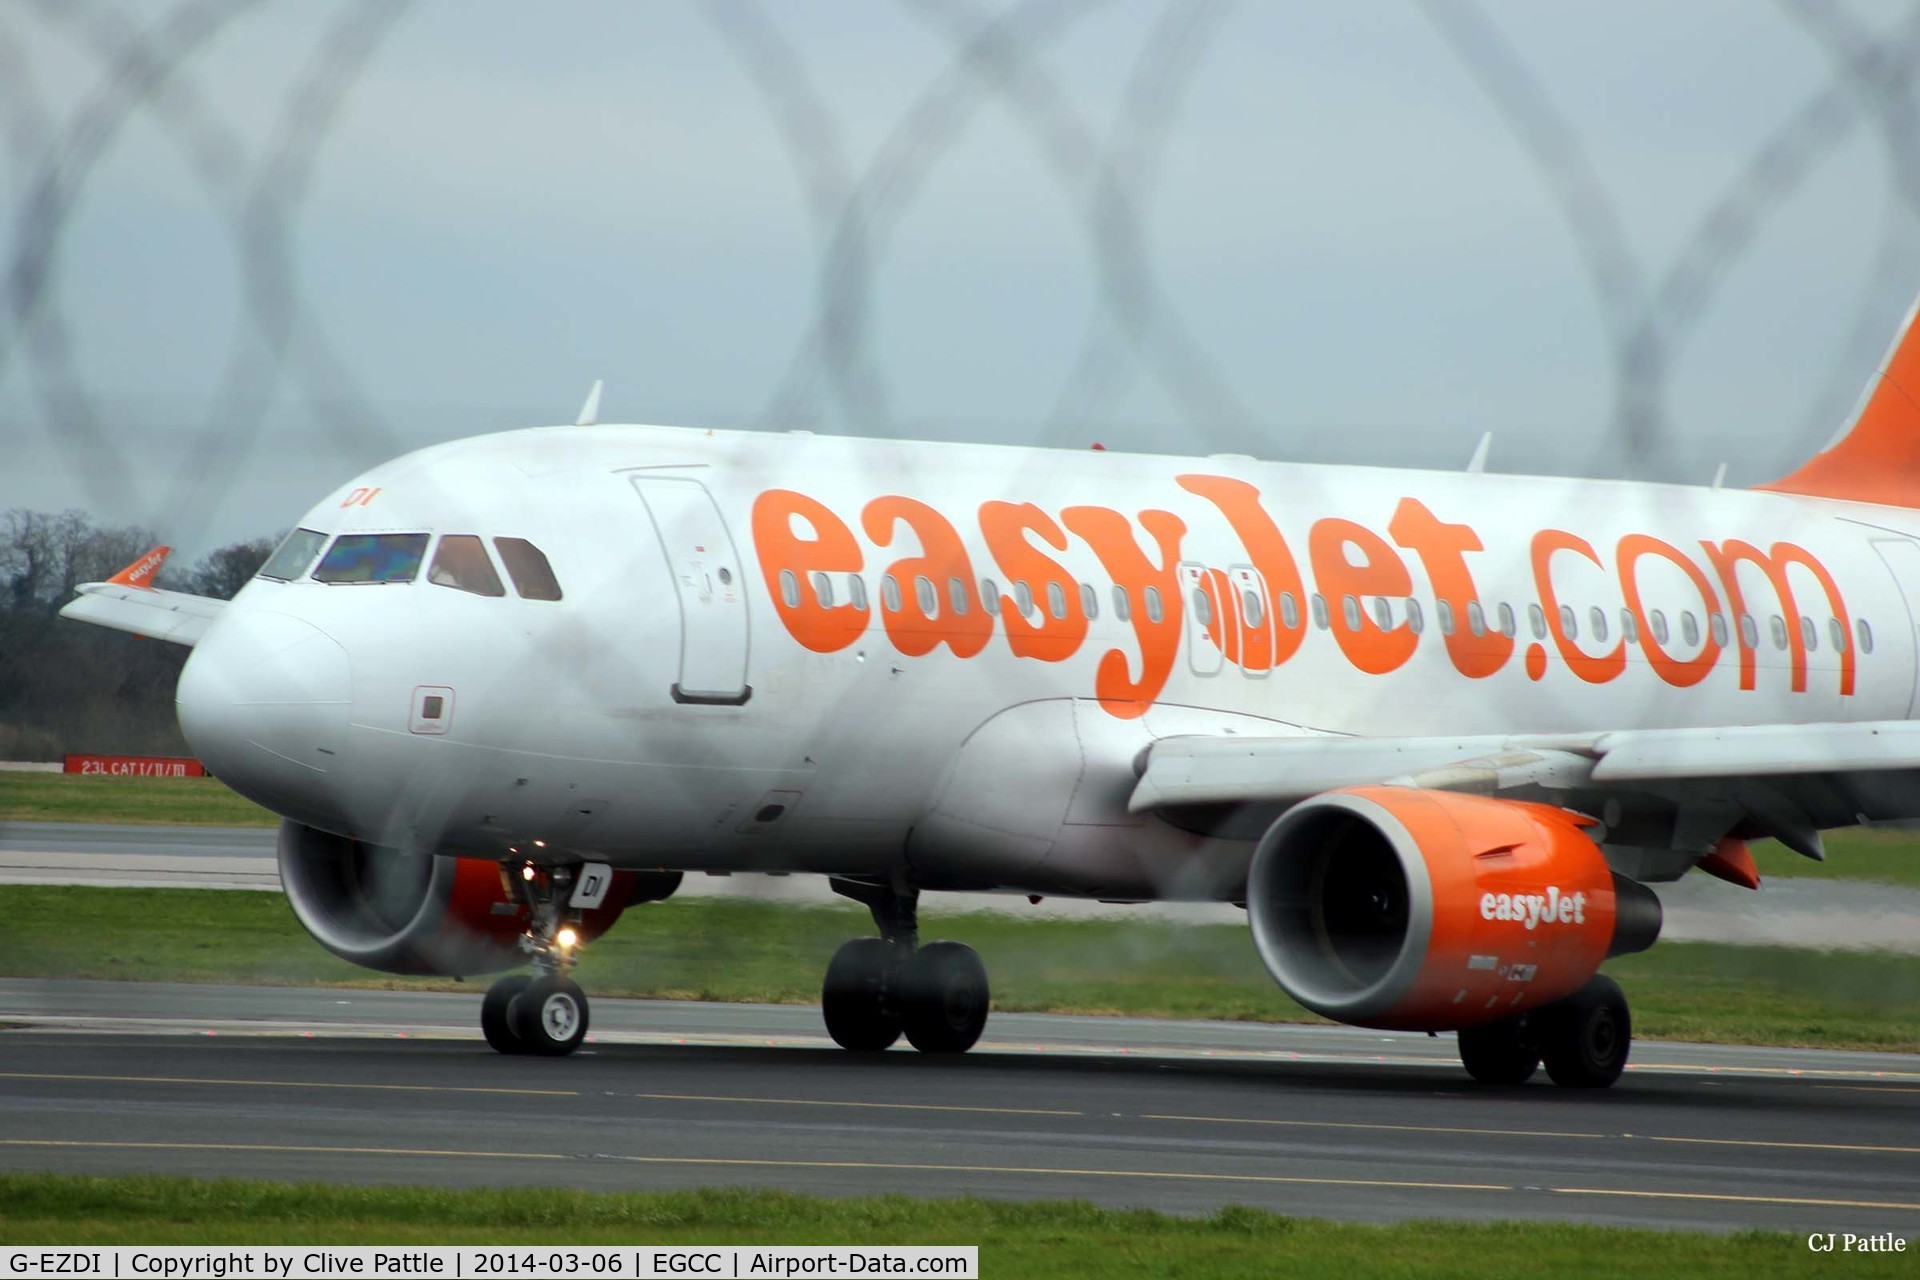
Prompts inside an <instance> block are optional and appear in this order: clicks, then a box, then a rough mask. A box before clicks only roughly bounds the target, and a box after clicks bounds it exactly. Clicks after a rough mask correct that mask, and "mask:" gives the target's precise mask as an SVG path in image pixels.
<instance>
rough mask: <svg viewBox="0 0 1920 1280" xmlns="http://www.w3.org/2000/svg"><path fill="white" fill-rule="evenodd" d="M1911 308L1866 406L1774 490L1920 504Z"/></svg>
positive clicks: (1918, 360)
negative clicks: (1824, 446) (1843, 428)
mask: <svg viewBox="0 0 1920 1280" xmlns="http://www.w3.org/2000/svg"><path fill="white" fill-rule="evenodd" d="M1916 314H1920V301H1916V302H1915V303H1914V305H1913V307H1912V308H1911V309H1909V310H1908V312H1907V319H1906V322H1905V323H1904V324H1902V325H1901V326H1900V336H1899V337H1897V338H1895V339H1894V341H1893V346H1892V347H1890V348H1888V350H1887V354H1886V358H1885V359H1883V360H1882V361H1881V362H1880V371H1879V372H1878V373H1877V374H1875V375H1874V376H1873V379H1872V380H1871V381H1869V382H1868V383H1867V389H1866V391H1865V392H1864V393H1863V394H1862V395H1861V397H1860V407H1859V408H1858V410H1856V411H1855V413H1854V415H1853V421H1852V422H1851V423H1849V424H1848V425H1847V427H1846V429H1845V430H1843V431H1841V433H1840V434H1839V435H1837V436H1835V437H1834V438H1833V440H1832V441H1831V442H1830V443H1829V444H1828V445H1827V447H1826V448H1824V449H1822V450H1821V451H1820V452H1819V453H1816V454H1814V455H1813V457H1811V458H1809V459H1808V460H1807V461H1806V463H1805V464H1804V465H1803V466H1801V468H1800V469H1799V470H1798V471H1795V472H1794V473H1793V474H1792V475H1789V476H1783V477H1781V478H1780V479H1778V480H1775V481H1774V482H1773V483H1772V484H1762V485H1756V486H1754V487H1755V488H1758V489H1765V490H1768V491H1770V492H1773V493H1800V494H1805V495H1807V496H1808V497H1813V498H1841V499H1844V500H1846V501H1848V502H1877V503H1879V504H1881V505H1882V506H1889V507H1920V333H1916V332H1915V329H1914V317H1915V315H1916Z"/></svg>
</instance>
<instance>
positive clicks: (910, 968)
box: [899, 942, 991, 1053]
mask: <svg viewBox="0 0 1920 1280" xmlns="http://www.w3.org/2000/svg"><path fill="white" fill-rule="evenodd" d="M899 996H900V1024H901V1027H902V1029H903V1030H905V1031H906V1033H907V1043H909V1044H911V1045H912V1046H913V1047H914V1048H916V1049H918V1050H919V1051H920V1052H922V1053H965V1052H966V1051H967V1050H969V1049H971V1048H973V1046H974V1043H975V1042H976V1041H977V1040H979V1039H980V1033H981V1031H983V1030H985V1029H986V1025H987V1009H988V1006H989V1005H990V1003H991V998H990V994H989V992H988V989H987V969H986V966H985V965H983V964H981V963H980V956H979V953H978V952H976V951H975V950H974V949H973V948H972V947H969V946H967V945H966V944H965V943H963V942H930V943H928V944H927V945H926V946H924V947H922V948H920V949H919V950H918V951H916V952H914V953H913V958H912V959H910V960H908V961H907V963H906V964H905V965H904V966H902V967H901V970H900V986H899Z"/></svg>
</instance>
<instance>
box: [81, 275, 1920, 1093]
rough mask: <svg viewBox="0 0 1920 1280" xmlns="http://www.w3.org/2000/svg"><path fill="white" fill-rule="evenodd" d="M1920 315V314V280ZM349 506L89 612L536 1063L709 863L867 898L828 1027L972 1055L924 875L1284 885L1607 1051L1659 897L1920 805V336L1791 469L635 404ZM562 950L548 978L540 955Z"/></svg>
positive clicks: (1484, 1007)
mask: <svg viewBox="0 0 1920 1280" xmlns="http://www.w3.org/2000/svg"><path fill="white" fill-rule="evenodd" d="M1916 305H1917V306H1920V304H1916ZM598 401H599V385H598V384H596V386H595V388H594V391H593V394H592V395H591V396H590V397H589V399H588V404H587V406H586V407H585V408H584V409H583V411H582V413H581V414H580V416H579V420H578V421H577V422H576V423H575V424H574V425H572V426H554V427H543V428H533V429H528V430H521V431H509V432H505V433H501V434H493V435H485V436H480V437H476V438H472V439H466V440H459V441H455V442H452V443H446V444H440V445H436V446H433V447H430V448H426V449H422V450H419V451H418V452H414V453H410V454H407V455H406V456H404V457H401V458H398V459H396V460H394V461H391V462H387V463H385V464H383V465H381V466H377V467H375V468H374V469H372V470H371V471H368V472H366V473H365V474H363V475H360V476H357V477H355V478H354V479H352V480H351V481H349V482H348V483H347V484H345V485H343V486H341V487H340V488H339V489H337V490H336V491H334V492H333V493H331V494H329V495H327V496H326V497H325V498H323V499H322V500H321V501H320V502H319V503H318V505H316V506H314V507H313V508H312V509H311V510H310V511H308V512H307V513H306V514H305V515H304V516H303V517H301V519H300V521H299V523H298V525H297V527H296V528H295V529H294V531H293V532H292V533H290V534H289V535H288V536H287V537H286V539H285V540H284V541H283V542H282V543H281V544H280V546H279V547H278V549H277V550H275V551H274V553H273V554H272V556H271V558H270V559H268V561H267V562H266V563H265V565H264V566H263V567H262V568H261V570H260V571H259V576H258V577H256V578H255V579H254V580H253V581H252V582H251V583H250V584H249V585H247V586H246V587H245V588H244V589H243V590H242V591H241V592H240V593H239V594H238V595H237V596H236V597H235V598H234V599H233V600H232V601H230V602H221V601H216V600H209V599H203V598H199V597H195V596H191V595H185V594H182V593H179V592H175V591H169V590H164V589H158V588H156V587H155V586H154V585H153V575H154V573H155V571H156V570H157V568H158V564H159V561H160V560H162V559H164V555H165V549H164V548H160V549H156V551H155V552H153V553H150V554H149V555H148V556H145V557H142V559H141V560H140V561H137V562H136V563H135V564H134V565H131V566H129V567H128V569H127V570H125V571H123V572H122V573H121V574H120V575H116V577H115V579H113V580H112V581H109V582H106V583H92V584H87V585H85V586H83V587H81V588H80V589H79V594H78V595H77V596H76V598H75V599H74V600H73V601H72V602H71V603H70V604H68V605H67V606H66V607H65V609H63V611H62V612H63V614H64V615H65V616H67V617H69V618H76V619H80V620H82V621H86V622H90V623H95V624H99V625H102V626H107V627H113V628H118V629H121V630H125V631H130V632H134V633H136V634H140V635H145V636H151V637H156V638H159V639H162V640H167V641H171V642H173V643H176V644H182V645H188V646H191V647H192V650H193V651H192V653H191V655H190V656H189V659H188V661H187V663H186V665H185V667H184V670H183V672H182V675H181V677H180V681H179V686H178V694H177V702H178V713H179V720H180V724H181V728H182V729H183V731H184V732H185V735H186V737H187V739H188V740H189V742H190V743H191V745H192V747H193V749H194V750H195V751H196V752H197V753H198V754H199V756H200V757H201V759H202V760H203V761H204V762H205V763H206V765H207V766H208V768H209V769H210V770H211V771H212V772H213V773H214V774H216V775H217V776H219V777H220V778H222V779H224V780H225V781H226V782H227V783H228V784H229V785H231V786H232V787H233V788H234V789H235V790H237V791H239V792H240V793H241V794H243V795H245V796H247V797H249V798H251V799H253V800H255V801H257V802H259V803H260V804H262V805H264V806H266V807H267V808H269V809H271V810H274V811H275V812H277V813H278V814H280V815H281V816H282V818H283V823H282V826H281V829H280V833H279V838H278V861H279V868H280V874H281V878H282V882H283V884H284V886H285V889H286V893H287V897H288V900H289V901H290V903H291V904H292V907H293V910H294V911H295V913H296V914H297V915H298V917H299V919H300V921H301V923H302V924H303V925H304V926H305V927H306V928H307V930H308V931H309V932H310V933H311V934H312V935H313V937H314V938H315V939H316V940H318V942H319V943H320V944H321V945H322V946H324V947H325V948H327V949H328V950H329V951H331V952H333V953H334V954H336V955H338V956H341V957H344V958H345V959H347V960H350V961H353V962H355V963H357V964H360V965H365V966H368V967H371V968H374V969H380V970H385V971H389V972H396V973H414V974H441V975H468V974H480V973H497V972H502V971H515V972H510V973H509V974H508V976H506V977H503V978H501V979H500V980H499V981H498V982H496V983H495V984H494V985H493V986H492V987H491V988H490V990H489V991H488V992H487V994H486V997H485V1000H484V1002H483V1005H482V1009H481V1015H480V1021H481V1027H482V1030H483V1031H484V1033H485V1036H486V1039H487V1040H488V1042H489V1043H490V1044H491V1045H492V1046H493V1047H494V1048H495V1049H496V1050H499V1051H500V1052H502V1053H508V1054H520V1053H528V1054H547V1055H562V1054H567V1053H570V1052H572V1051H573V1050H574V1049H576V1048H577V1047H578V1046H579V1045H580V1043H581V1042H582V1040H583V1039H584V1037H585V1036H586V1033H587V1029H588V1025H589V1017H588V1002H587V998H586V996H585V995H584V993H583V992H582V991H581V989H580V987H579V986H578V984H577V983H575V982H574V981H573V980H572V979H571V978H570V977H569V976H568V973H569V970H570V969H571V967H572V965H573V963H574V961H575V959H576V957H577V956H578V955H579V954H580V952H581V950H582V948H584V947H586V946H587V945H589V944H590V943H591V942H592V940H593V939H594V938H596V937H598V936H599V935H600V934H602V933H604V932H605V930H606V929H608V928H609V927H611V926H612V925H613V924H614V923H615V921H616V920H617V919H618V918H619V916H620V915H621V913H622V912H623V911H624V910H626V909H627V908H629V907H633V906H635V905H637V904H641V903H646V902H652V901H658V900H660V899H663V898H666V897H667V896H669V895H670V894H672V893H673V892H674V890H675V889H676V888H677V887H678V886H679V884H680V883H681V878H682V877H683V876H684V875H687V874H693V873H722V874H724V873H731V872H766V871H778V872H785V873H803V874H812V875H821V876H826V877H828V880H829V883H830V884H831V886H832V888H833V889H834V890H835V891H836V892H837V893H839V894H841V895H844V896H845V897H848V898H850V899H852V900H854V901H856V902H859V903H862V904H864V905H865V906H866V907H867V908H868V909H869V911H870V914H871V916H872V919H873V922H874V933H873V935H872V936H868V937H861V938H855V939H852V940H850V941H848V942H847V943H846V944H845V945H844V946H842V947H841V948H840V949H839V950H838V952H837V953H836V954H835V955H834V956H833V958H832V962H831V963H830V965H829V966H828V968H827V972H826V975H825V978H824V981H823V985H822V993H821V1001H822V1013H823V1017H824V1020H825V1023H826V1027H827V1029H828V1031H829V1033H830V1034H831V1036H832V1038H833V1039H834V1040H835V1041H836V1042H837V1043H838V1044H839V1045H841V1046H843V1047H845V1048H846V1049H848V1050H852V1051H856V1052H861V1053H873V1052H878V1051H881V1050H884V1049H887V1048H888V1047H890V1046H892V1045H893V1044H895V1043H896V1041H897V1040H898V1039H899V1038H900V1037H901V1036H902V1035H904V1036H905V1037H906V1039H907V1041H908V1042H909V1043H910V1044H911V1045H912V1046H913V1047H915V1048H916V1049H918V1050H920V1051H922V1052H928V1053H958V1052H964V1051H966V1050H967V1049H969V1048H970V1047H972V1046H973V1045H974V1044H975V1042H976V1041H977V1040H978V1039H979V1037H980V1035H981V1032H982V1029H983V1028H984V1026H985V1023H986V1018H987V1013H988V1009H989V1005H990V990H989V983H988V977H987V972H986V969H985V966H984V964H983V962H982V961H981V959H980V957H979V956H978V955H977V954H975V953H974V951H973V950H972V949H971V948H968V947H966V946H963V945H961V944H958V943H954V942H940V941H934V942H928V943H924V944H923V943H922V942H921V941H920V938H919V927H918V915H917V908H918V900H919V895H920V893H921V892H922V891H927V890H966V891H980V892H996V893H1008V894H1026V895H1035V896H1040V895H1066V896H1078V897H1085V898H1097V899H1102V900H1108V901H1120V902H1150V901H1166V900H1195V901H1214V902H1231V903H1236V904H1239V905H1241V906H1243V907H1244V908H1245V911H1246V915H1247V919H1248V922H1249V925H1250V927H1251V930H1252V934H1253V940H1254V943H1255V945H1256V947H1257V949H1258V952H1259V955H1260V958H1261V960H1262V962H1263V963H1264V965H1265V967H1266V968H1267V970H1268V971H1269V973H1270V974H1271V975H1272V977H1273V979H1274V981H1275V982H1276V983H1277V984H1278V985H1279V987H1280V988H1281V989H1282V990H1283V991H1285V992H1286V993H1287V994H1288V995H1289V996H1291V997H1292V998H1293V999H1295V1000H1296V1001H1298V1002H1299V1003H1300V1004H1302V1005H1304V1006H1305V1007H1306V1008H1308V1009H1310V1010H1312V1011H1314V1012H1315V1013H1318V1014H1321V1015H1323V1016H1325V1017H1327V1018H1331V1019H1334V1020H1337V1021H1340V1022H1345V1023H1350V1024H1356V1025H1360V1026H1367V1027H1380V1028H1394V1029H1406V1030H1426V1031H1430V1032H1436V1033H1437V1032H1441V1031H1451V1032H1454V1033H1456V1035H1457V1038H1458V1045H1459V1052H1460V1056H1461V1059H1462V1062H1463V1064H1464V1066H1465V1068H1466V1070H1467V1071H1468V1073H1469V1074H1470V1075H1471V1076H1472V1077H1473V1078H1475V1079H1476V1080H1479V1081H1482V1082H1486V1083H1489V1084H1495V1085H1517V1084H1521V1083H1524V1082H1526V1081H1527V1080H1528V1079H1530V1078H1531V1077H1532V1076H1533V1075H1534V1074H1535V1073H1536V1071H1537V1070H1538V1069H1539V1068H1540V1067H1541V1066H1542V1065H1543V1064H1544V1066H1545V1068H1546V1071H1547V1074H1548V1075H1549V1077H1550V1078H1551V1079H1552V1080H1553V1081H1555V1082H1556V1083H1557V1084H1559V1085H1562V1086H1567V1087H1576V1088H1599V1087H1605V1086H1608V1085H1611V1084H1612V1083H1614V1082H1615V1081H1616V1080H1617V1079H1618V1078H1619V1076H1620V1075H1621V1072H1622V1070H1623V1068H1624V1067H1625V1064H1626V1061H1627V1057H1628V1053H1629V1050H1630V1045H1631V1039H1632V1036H1631V1030H1632V1024H1631V1014H1630V1010H1629V1007H1628V1004H1627V1001H1626V998H1625V996H1624V994H1623V992H1622V991H1621V988H1620V987H1619V985H1618V984H1617V983H1616V982H1614V981H1613V979H1612V978H1610V977H1608V976H1606V975H1604V974H1602V973H1601V972H1600V969H1601V966H1602V965H1603V964H1604V962H1605V961H1607V960H1608V959H1609V958H1610V957H1613V956H1617V955H1621V954H1626V953H1630V952H1634V951H1639V950H1643V949H1645V948H1646V947H1649V946H1651V945H1652V944H1653V943H1654V941H1655V940H1656V938H1657V937H1658V936H1659V932H1660V926H1661V913H1660V903H1659V900H1658V898H1657V897H1656V896H1655V894H1654V892H1653V891H1652V890H1651V889H1649V888H1648V887H1647V886H1648V885H1649V884H1653V883H1659V882H1663V881H1671V880H1675V879H1678V878H1679V877H1680V876H1682V875H1684V874H1686V873H1688V872H1690V871H1694V870H1698V871H1699V872H1701V873H1704V874H1707V875H1712V876H1717V877H1719V878H1721V879H1723V880H1727V881H1731V882H1733V883H1736V884H1740V885H1744V886H1747V887H1748V888H1758V887H1759V875H1758V872H1757V870H1756V868H1755V864H1754V861H1753V858H1752V855H1751V853H1750V852H1749V851H1748V848H1747V842H1748V841H1750V840H1753V839H1756V838H1761V837H1772V838H1774V839H1777V840H1779V841H1780V842H1782V843H1783V844H1785V845H1786V846H1787V847H1788V848H1791V849H1794V850H1796V851H1798V852H1799V853H1801V854H1804V855H1806V856H1808V857H1810V858H1820V857H1822V856H1824V850H1823V846H1822V843H1821V835H1820V833H1821V831H1822V830H1823V829H1827V828H1833V827H1838V826H1845V825H1851V824H1856V823H1866V822H1877V821H1887V820H1894V819H1904V818H1913V817H1916V816H1920V724H1916V723H1914V722H1913V719H1912V717H1913V716H1914V714H1915V705H1916V700H1917V699H1920V684H1917V683H1916V675H1917V674H1920V647H1917V645H1916V637H1917V636H1920V631H1917V630H1916V621H1917V620H1920V332H1917V331H1916V329H1915V325H1914V316H1913V313H1911V312H1910V313H1909V314H1908V317H1907V320H1906V322H1905V324H1904V325H1903V326H1902V329H1901V333H1900V336H1899V337H1898V338H1897V339H1896V341H1895V343H1894V344H1893V346H1892V348H1891V350H1890V351H1889V354H1888V356H1887V357H1886V359H1885V360H1884V361H1883V363H1882V365H1881V368H1880V370H1879V372H1878V374H1877V375H1876V376H1875V377H1874V378H1873V379H1872V380H1871V381H1870V383H1869V386H1868V389H1867V393H1866V395H1865V396H1864V397H1863V399H1862V402H1861V406H1860V408H1859V409H1858V410H1857V412H1856V413H1855V415H1854V417H1853V420H1852V421H1851V422H1850V423H1849V424H1848V425H1847V426H1846V427H1845V428H1844V429H1843V430H1842V432H1841V433H1840V434H1839V435H1838V436H1837V437H1836V438H1835V440H1834V442H1833V443H1832V444H1830V445H1829V446H1828V447H1827V448H1826V449H1824V450H1823V451H1821V452H1820V453H1818V454H1817V455H1815V456H1814V457H1813V458H1812V459H1811V460H1810V461H1808V462H1807V463H1806V464H1805V465H1803V466H1802V467H1800V468H1799V469H1798V470H1796V471H1794V472H1793V473H1792V474H1791V475H1788V476H1786V477H1784V478H1782V479H1780V480H1777V481H1774V482H1773V483H1771V484H1764V485H1761V486H1759V487H1757V488H1756V489H1752V490H1727V489H1724V488H1722V487H1721V486H1720V484H1719V482H1718V479H1716V482H1715V484H1714V485H1713V486H1712V487H1695V486H1686V485H1676V484H1653V483H1636V482H1627V481H1618V480H1588V479H1564V478H1546V477H1538V476H1515V475H1502V474H1495V473H1488V472H1486V471H1485V470H1484V469H1483V465H1482V464H1483V462H1484V456H1485V454H1484V445H1483V448H1482V450H1480V451H1479V452H1477V453H1476V455H1475V459H1474V461H1473V463H1472V464H1471V465H1470V466H1469V468H1468V469H1467V470H1465V471H1462V472H1432V471H1410V470H1400V469H1392V468H1384V467H1365V466H1320V465H1313V466H1309V465H1300V464H1292V463H1285V462H1262V461H1255V460H1252V459H1249V458H1244V457H1239V456H1212V457H1162V456H1152V455H1143V454H1127V453H1121V452H1117V451H1103V450H1101V451H1096V450H1085V451H1082V450H1059V449H1041V448H1024V447H1011V446H998V445H975V444H951V443H946V444H942V443H913V442H905V441H898V440H889V439H856V438H836V437H829V436H820V435H814V434H811V433H808V432H792V433H768V432H743V431H719V430H700V429H683V428H673V427H658V426H615V425H603V424H600V423H599V422H598V420H597V417H598V415H597V407H598ZM523 968H524V969H525V970H526V971H519V970H522V969H523Z"/></svg>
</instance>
